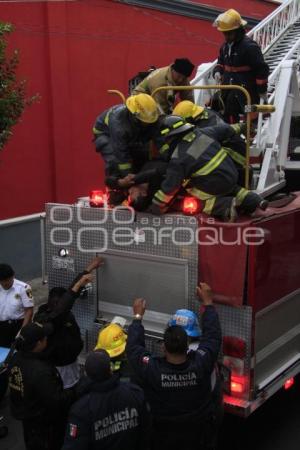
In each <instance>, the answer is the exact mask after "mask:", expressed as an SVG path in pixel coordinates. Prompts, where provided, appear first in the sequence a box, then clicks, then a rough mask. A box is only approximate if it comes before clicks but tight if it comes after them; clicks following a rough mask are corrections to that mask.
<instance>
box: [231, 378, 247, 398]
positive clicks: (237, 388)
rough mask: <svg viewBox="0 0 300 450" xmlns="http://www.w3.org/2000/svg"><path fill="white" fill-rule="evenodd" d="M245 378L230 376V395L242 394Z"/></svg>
mask: <svg viewBox="0 0 300 450" xmlns="http://www.w3.org/2000/svg"><path fill="white" fill-rule="evenodd" d="M245 384H246V377H244V376H240V377H238V376H232V377H231V383H230V388H231V393H232V394H242V393H243V392H244V390H245Z"/></svg>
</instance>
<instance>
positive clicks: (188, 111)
mask: <svg viewBox="0 0 300 450" xmlns="http://www.w3.org/2000/svg"><path fill="white" fill-rule="evenodd" d="M203 111H204V108H203V106H198V105H195V103H193V102H191V101H190V100H183V101H182V102H180V103H178V104H177V105H176V106H175V108H174V110H173V112H172V114H175V116H181V117H183V118H184V119H190V118H191V117H192V118H193V119H195V118H196V117H197V116H199V115H200V114H202V113H203Z"/></svg>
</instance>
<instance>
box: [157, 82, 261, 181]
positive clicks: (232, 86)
mask: <svg viewBox="0 0 300 450" xmlns="http://www.w3.org/2000/svg"><path fill="white" fill-rule="evenodd" d="M169 89H170V86H161V87H159V88H156V89H155V90H154V91H153V92H152V94H151V95H152V97H153V98H154V96H155V94H156V93H157V92H159V91H166V90H169ZM195 89H201V90H205V89H221V90H230V89H237V90H239V91H241V92H243V94H244V95H245V96H246V100H247V102H246V104H247V111H246V117H247V118H246V163H245V166H246V167H245V172H246V173H245V188H246V189H249V161H250V126H251V111H250V110H251V97H250V94H249V92H248V91H247V89H245V88H243V87H242V86H239V85H235V84H230V85H209V86H172V90H174V91H175V90H176V91H191V90H195ZM257 106H258V105H257Z"/></svg>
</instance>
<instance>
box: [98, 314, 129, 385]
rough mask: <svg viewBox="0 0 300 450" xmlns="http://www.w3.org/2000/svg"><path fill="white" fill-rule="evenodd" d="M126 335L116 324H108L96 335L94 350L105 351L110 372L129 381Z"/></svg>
mask: <svg viewBox="0 0 300 450" xmlns="http://www.w3.org/2000/svg"><path fill="white" fill-rule="evenodd" d="M126 341H127V334H126V333H125V331H124V329H123V328H122V327H121V325H119V324H118V323H114V322H112V323H110V324H109V325H107V326H106V327H104V328H103V329H102V330H100V332H99V335H98V341H97V344H96V347H95V350H106V351H107V353H108V354H109V356H110V359H111V367H112V371H113V372H115V373H117V374H119V376H120V378H122V380H125V379H127V380H129V378H130V371H129V367H128V364H127V359H126V355H125V347H126Z"/></svg>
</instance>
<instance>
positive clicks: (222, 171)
mask: <svg viewBox="0 0 300 450" xmlns="http://www.w3.org/2000/svg"><path fill="white" fill-rule="evenodd" d="M241 130H242V127H241V126H240V125H238V124H235V125H231V126H230V125H227V124H224V125H218V126H215V127H208V128H203V129H201V130H200V129H197V128H195V126H194V125H191V124H188V123H186V122H185V121H184V119H182V118H181V117H178V116H167V117H166V118H165V119H164V120H162V122H161V129H160V135H161V136H163V137H164V139H165V141H166V143H167V144H168V145H169V146H170V148H172V150H173V153H172V156H171V160H170V163H169V166H168V169H167V173H166V177H165V180H164V181H163V183H162V185H161V188H160V190H158V191H157V192H156V194H155V195H154V198H153V201H152V205H151V207H150V210H151V212H152V213H154V214H161V213H164V212H166V211H167V210H168V208H169V207H170V205H171V204H172V201H173V199H174V198H175V196H176V194H177V193H178V192H179V191H180V189H182V188H183V187H184V188H185V190H186V191H187V192H189V193H190V194H191V195H193V196H195V197H197V198H198V199H200V200H201V203H202V210H203V212H204V213H206V214H209V215H213V216H214V217H217V218H220V219H222V220H224V221H229V222H233V221H234V220H235V219H236V217H237V210H236V207H239V208H240V210H242V211H243V212H245V213H247V214H252V213H253V212H254V211H255V210H256V208H257V207H260V208H261V209H266V208H267V206H268V202H266V201H264V200H263V199H262V198H261V197H260V196H259V195H257V194H256V193H254V192H251V191H248V190H247V189H244V188H242V187H240V186H238V184H237V182H238V171H237V169H236V167H235V164H234V162H233V161H232V159H231V157H230V156H229V155H228V152H227V151H226V149H224V148H223V147H222V146H221V144H220V142H223V141H224V140H226V139H230V138H231V136H233V135H234V134H237V133H240V132H241ZM174 147H175V149H174Z"/></svg>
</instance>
